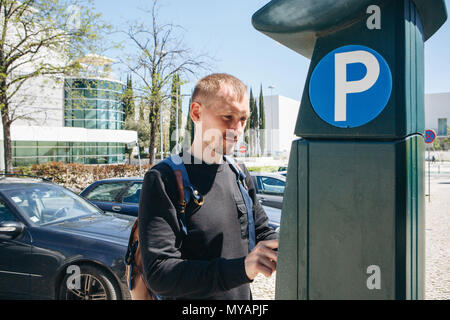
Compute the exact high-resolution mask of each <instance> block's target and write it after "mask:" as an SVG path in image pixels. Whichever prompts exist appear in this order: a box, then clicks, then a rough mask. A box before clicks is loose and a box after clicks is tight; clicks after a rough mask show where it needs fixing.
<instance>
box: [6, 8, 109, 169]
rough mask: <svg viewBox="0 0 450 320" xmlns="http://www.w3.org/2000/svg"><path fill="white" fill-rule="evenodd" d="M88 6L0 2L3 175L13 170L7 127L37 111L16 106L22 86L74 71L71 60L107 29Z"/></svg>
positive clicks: (94, 45)
mask: <svg viewBox="0 0 450 320" xmlns="http://www.w3.org/2000/svg"><path fill="white" fill-rule="evenodd" d="M91 2H92V1H88V2H86V0H85V1H82V0H71V1H68V0H67V1H66V0H39V1H38V0H22V1H17V0H0V113H1V118H2V125H3V139H4V142H3V144H4V151H5V153H4V160H5V171H6V172H11V171H12V170H13V163H12V148H11V125H12V124H13V122H14V121H16V120H18V119H31V118H32V115H33V114H35V113H36V112H39V111H36V110H26V109H24V108H23V107H22V106H23V105H25V104H24V99H25V98H26V95H24V94H23V93H24V91H25V92H26V91H28V90H29V88H26V90H24V88H25V85H29V82H30V80H32V79H38V78H39V79H40V78H42V77H46V79H47V80H49V81H53V82H55V83H56V82H58V81H60V78H61V77H63V76H64V75H65V74H68V73H71V72H73V71H74V70H78V69H79V67H80V64H79V63H77V62H76V58H77V57H81V56H83V55H85V54H86V53H88V52H94V51H96V50H98V48H99V40H100V39H101V36H100V35H101V32H102V31H103V30H106V29H107V28H108V26H107V25H106V24H104V23H102V22H101V21H100V15H99V14H94V13H93V10H92V8H90V7H88V6H86V5H84V4H86V3H87V5H89V4H90V3H91ZM47 80H46V81H47ZM29 86H30V85H29Z"/></svg>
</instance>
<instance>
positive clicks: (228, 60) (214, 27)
mask: <svg viewBox="0 0 450 320" xmlns="http://www.w3.org/2000/svg"><path fill="white" fill-rule="evenodd" d="M267 2H269V1H268V0H222V1H218V0H189V1H187V0H161V1H160V4H161V7H160V21H161V22H172V23H175V24H178V25H181V26H182V27H183V28H184V30H185V31H184V33H183V37H184V41H185V43H186V45H187V46H188V47H190V48H192V49H193V50H195V51H197V52H206V53H208V54H209V55H211V56H213V57H214V58H215V60H216V61H215V62H214V71H215V72H227V73H230V74H233V75H235V76H237V77H238V78H240V79H241V80H242V81H244V82H245V83H246V84H247V85H248V86H250V87H252V88H253V91H254V93H255V95H258V94H259V90H260V85H261V84H262V86H263V92H264V94H265V95H269V94H271V92H272V93H273V94H281V95H284V96H287V97H289V98H292V99H296V100H300V98H301V95H302V92H303V87H304V84H305V78H306V74H307V72H308V67H309V63H310V60H308V59H306V58H304V57H303V56H301V55H299V54H297V53H295V52H293V51H291V50H290V49H288V48H286V47H284V46H281V45H279V44H277V43H276V42H275V41H273V40H272V39H270V38H268V37H267V36H265V35H263V34H262V33H260V32H258V31H256V30H255V29H254V28H253V26H252V24H251V16H252V14H253V13H254V12H256V11H257V10H258V9H259V8H261V7H262V6H263V5H265V4H266V3H267ZM94 4H95V6H96V9H97V10H98V11H99V12H101V13H102V15H103V18H105V19H106V20H107V21H108V22H109V23H111V24H113V25H115V26H120V25H123V24H124V23H125V22H126V21H127V20H136V19H140V20H141V21H145V20H146V19H148V18H149V16H148V15H146V14H144V13H143V12H142V11H140V10H139V9H138V8H149V5H150V1H145V0H127V1H118V0H114V1H111V0H95V1H94ZM446 5H447V10H449V9H450V0H446ZM202 75H203V74H200V75H199V77H200V76H202ZM118 76H119V77H120V78H121V80H125V78H126V74H122V75H120V74H118ZM195 80H196V79H192V82H191V83H189V84H186V85H184V86H183V88H182V93H186V94H188V93H190V92H191V88H192V87H193V85H194V82H195ZM271 85H272V86H274V87H275V89H272V90H270V89H269V88H268V87H269V86H271ZM425 92H426V93H435V92H450V22H448V21H447V22H446V23H445V25H444V26H443V27H442V28H441V29H440V30H439V31H438V32H437V33H436V34H435V35H434V36H433V37H432V38H431V39H429V40H428V41H427V42H426V44H425Z"/></svg>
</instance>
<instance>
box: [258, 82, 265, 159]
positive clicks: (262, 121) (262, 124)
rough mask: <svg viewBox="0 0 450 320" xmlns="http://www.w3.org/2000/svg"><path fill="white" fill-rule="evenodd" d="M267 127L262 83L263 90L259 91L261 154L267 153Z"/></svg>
mask: <svg viewBox="0 0 450 320" xmlns="http://www.w3.org/2000/svg"><path fill="white" fill-rule="evenodd" d="M265 129H266V115H265V111H264V96H263V91H262V84H261V90H260V92H259V143H260V147H261V149H260V151H261V154H264V153H265V148H266V135H265Z"/></svg>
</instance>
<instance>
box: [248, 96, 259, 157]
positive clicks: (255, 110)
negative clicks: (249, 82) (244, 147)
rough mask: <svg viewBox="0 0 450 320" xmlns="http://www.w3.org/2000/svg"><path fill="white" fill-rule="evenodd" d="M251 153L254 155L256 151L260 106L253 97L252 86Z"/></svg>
mask: <svg viewBox="0 0 450 320" xmlns="http://www.w3.org/2000/svg"><path fill="white" fill-rule="evenodd" d="M249 101H250V121H249V122H250V148H249V149H250V155H252V156H253V155H254V154H255V152H256V145H257V143H258V142H257V135H256V131H257V129H258V108H257V106H256V100H255V98H254V97H253V90H252V88H250V99H249Z"/></svg>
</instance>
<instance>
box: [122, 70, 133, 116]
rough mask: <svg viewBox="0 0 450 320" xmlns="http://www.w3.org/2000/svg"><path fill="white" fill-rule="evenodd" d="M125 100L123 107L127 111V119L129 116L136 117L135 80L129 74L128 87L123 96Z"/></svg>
mask: <svg viewBox="0 0 450 320" xmlns="http://www.w3.org/2000/svg"><path fill="white" fill-rule="evenodd" d="M122 101H123V109H124V112H125V117H124V118H125V121H126V120H127V119H128V118H132V119H134V113H135V111H134V110H135V105H134V93H133V82H132V79H131V75H128V76H127V87H126V89H125V92H124V93H123V96H122Z"/></svg>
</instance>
